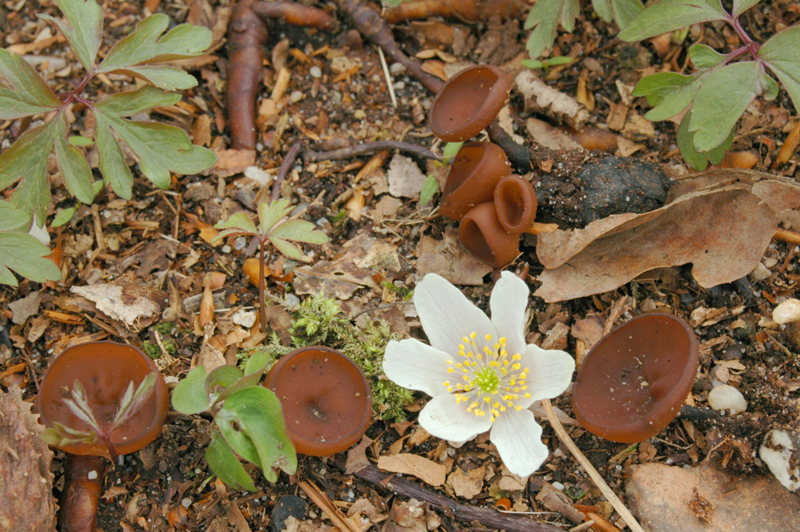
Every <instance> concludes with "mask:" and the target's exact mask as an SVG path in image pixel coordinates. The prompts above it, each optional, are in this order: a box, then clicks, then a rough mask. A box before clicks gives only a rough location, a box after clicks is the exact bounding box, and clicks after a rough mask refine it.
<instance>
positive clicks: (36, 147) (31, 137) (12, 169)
mask: <svg viewBox="0 0 800 532" xmlns="http://www.w3.org/2000/svg"><path fill="white" fill-rule="evenodd" d="M55 129H56V128H55V125H54V123H53V122H49V123H47V124H45V125H43V126H39V127H37V128H34V129H31V130H29V131H26V132H25V133H23V134H22V135H21V136H20V137H19V139H17V142H15V143H14V144H13V145H12V146H11V147H10V148H9V149H7V150H6V151H5V152H3V154H2V155H0V190H3V189H5V188H7V187H9V186H10V185H11V184H13V183H15V182H16V181H19V184H18V185H17V188H16V190H15V191H14V194H13V195H12V197H11V200H12V201H13V203H14V204H15V205H16V206H17V208H19V209H21V210H23V211H25V212H29V213H32V214H35V215H36V219H37V220H44V219H45V214H46V213H47V206H48V205H49V203H50V183H49V182H48V181H47V160H48V158H49V156H50V151H51V149H52V148H53V138H54V136H55Z"/></svg>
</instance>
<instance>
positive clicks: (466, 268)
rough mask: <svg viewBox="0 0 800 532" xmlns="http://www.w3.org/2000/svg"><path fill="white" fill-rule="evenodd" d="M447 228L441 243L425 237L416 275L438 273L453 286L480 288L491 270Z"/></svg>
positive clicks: (420, 243)
mask: <svg viewBox="0 0 800 532" xmlns="http://www.w3.org/2000/svg"><path fill="white" fill-rule="evenodd" d="M456 231H457V229H455V228H453V227H447V228H446V229H445V232H444V237H443V238H442V240H436V239H434V238H432V237H429V236H427V235H423V236H422V238H421V239H420V241H419V246H418V247H417V256H419V259H418V260H417V273H418V274H419V276H420V277H424V276H425V275H426V274H428V273H437V274H439V275H441V276H442V277H444V278H445V279H447V280H448V281H450V282H451V283H453V284H462V285H464V284H466V285H481V284H483V276H484V275H486V274H487V273H489V272H490V271H492V268H491V266H487V265H486V263H484V262H483V261H481V260H480V259H478V258H477V257H476V256H475V255H473V254H472V253H470V252H469V251H467V248H465V247H464V244H462V243H461V239H460V238H458V234H457V233H456Z"/></svg>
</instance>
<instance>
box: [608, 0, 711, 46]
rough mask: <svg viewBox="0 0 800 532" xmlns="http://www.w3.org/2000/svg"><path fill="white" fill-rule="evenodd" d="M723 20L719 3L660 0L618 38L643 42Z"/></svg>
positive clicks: (632, 22) (697, 0) (641, 14)
mask: <svg viewBox="0 0 800 532" xmlns="http://www.w3.org/2000/svg"><path fill="white" fill-rule="evenodd" d="M726 18H727V13H725V10H724V9H723V8H722V3H721V2H720V0H660V1H659V2H656V3H655V4H652V5H651V6H649V7H648V8H647V9H645V10H644V11H642V12H641V13H640V14H639V16H637V17H636V18H635V19H633V20H632V21H631V23H630V25H628V26H627V27H626V28H625V29H624V30H622V31H621V32H620V33H619V35H618V37H619V38H620V39H622V40H623V41H629V42H630V41H642V40H644V39H648V38H650V37H655V36H656V35H661V34H662V33H667V32H669V31H673V30H678V29H681V28H685V27H686V26H691V25H692V24H697V23H699V22H708V21H711V20H726Z"/></svg>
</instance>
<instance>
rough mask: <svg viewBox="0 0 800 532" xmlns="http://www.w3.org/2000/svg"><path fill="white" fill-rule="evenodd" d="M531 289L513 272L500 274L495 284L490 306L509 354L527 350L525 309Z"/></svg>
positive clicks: (495, 323) (495, 325)
mask: <svg viewBox="0 0 800 532" xmlns="http://www.w3.org/2000/svg"><path fill="white" fill-rule="evenodd" d="M528 294H530V290H529V289H528V285H526V284H525V281H523V280H522V279H520V278H519V277H517V276H516V275H514V274H513V273H511V272H503V273H502V274H500V280H499V281H497V283H496V284H495V285H494V290H492V297H491V299H490V300H489V306H490V307H491V310H492V323H493V324H494V328H495V329H496V330H497V334H499V335H500V336H505V338H506V351H508V354H509V355H515V354H517V353H519V354H522V352H523V351H524V350H525V309H526V308H528Z"/></svg>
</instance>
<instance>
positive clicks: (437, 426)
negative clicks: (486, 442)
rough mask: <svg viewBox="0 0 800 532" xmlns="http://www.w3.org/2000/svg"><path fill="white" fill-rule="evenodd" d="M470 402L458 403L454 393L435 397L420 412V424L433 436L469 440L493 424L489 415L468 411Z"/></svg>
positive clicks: (457, 440) (450, 439)
mask: <svg viewBox="0 0 800 532" xmlns="http://www.w3.org/2000/svg"><path fill="white" fill-rule="evenodd" d="M467 406H468V402H463V401H462V402H461V403H459V404H456V396H455V395H454V394H447V395H440V396H438V397H434V398H433V399H431V400H430V402H429V403H428V404H427V405H425V408H423V409H422V412H420V413H419V425H420V426H421V427H422V428H423V429H425V430H427V431H428V432H429V433H430V434H432V435H433V436H436V437H437V438H441V439H443V440H449V441H455V442H459V441H467V440H471V439H472V438H474V437H475V436H477V435H478V434H481V433H483V432H486V431H487V430H489V427H491V426H492V422H491V420H490V419H489V415H488V414H487V415H485V416H476V415H475V414H473V413H470V412H467Z"/></svg>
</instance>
